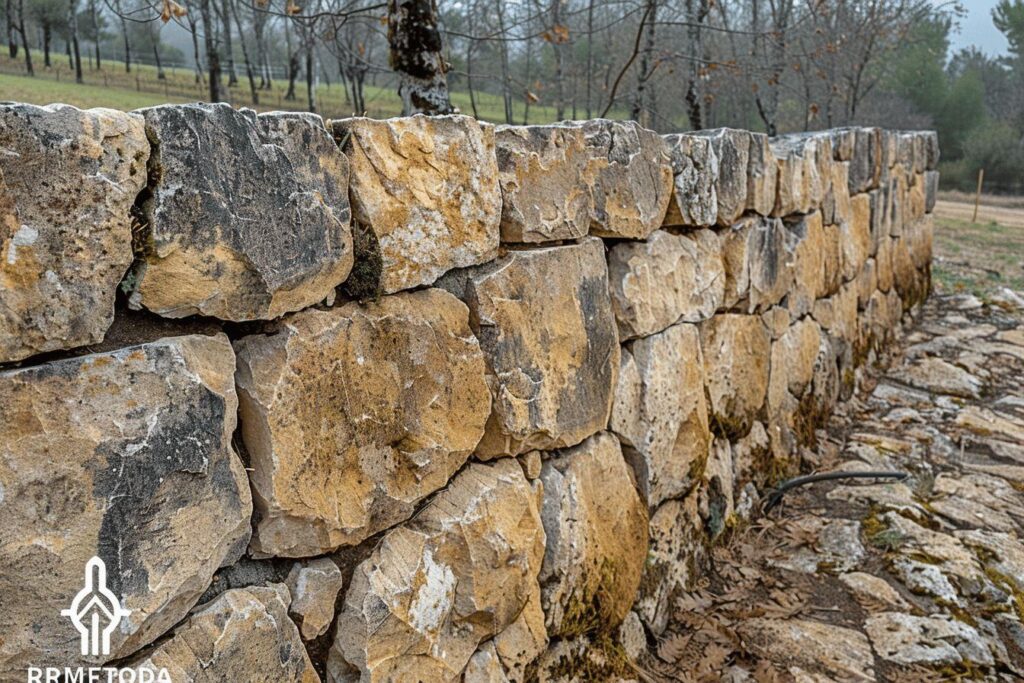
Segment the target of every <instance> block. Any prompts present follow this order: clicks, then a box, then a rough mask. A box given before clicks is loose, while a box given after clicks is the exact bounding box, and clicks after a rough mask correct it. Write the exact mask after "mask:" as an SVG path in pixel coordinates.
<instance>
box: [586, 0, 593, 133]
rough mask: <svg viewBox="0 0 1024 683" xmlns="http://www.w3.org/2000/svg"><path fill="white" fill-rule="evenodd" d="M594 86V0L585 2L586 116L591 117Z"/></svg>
mask: <svg viewBox="0 0 1024 683" xmlns="http://www.w3.org/2000/svg"><path fill="white" fill-rule="evenodd" d="M593 87H594V0H590V2H588V3H587V118H588V119H589V118H590V117H591V107H592V99H591V97H592V92H593Z"/></svg>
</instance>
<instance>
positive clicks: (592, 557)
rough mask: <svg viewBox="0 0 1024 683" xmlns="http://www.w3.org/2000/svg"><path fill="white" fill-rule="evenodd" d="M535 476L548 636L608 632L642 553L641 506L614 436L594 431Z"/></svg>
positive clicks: (623, 607) (627, 600) (628, 597)
mask: <svg viewBox="0 0 1024 683" xmlns="http://www.w3.org/2000/svg"><path fill="white" fill-rule="evenodd" d="M541 481H543V482H544V507H543V513H542V517H543V520H544V531H545V534H546V537H547V548H546V550H545V552H544V565H543V569H542V570H541V574H540V582H541V591H542V596H543V601H542V604H543V605H544V612H545V615H546V619H547V626H548V633H549V634H551V635H552V636H554V635H560V636H574V635H579V634H582V633H588V632H591V631H604V632H607V631H611V630H613V629H614V628H615V627H617V626H618V625H619V624H620V623H621V622H622V620H623V619H624V618H625V616H626V613H627V612H629V608H630V606H631V605H632V604H633V600H634V598H635V597H636V591H637V587H638V585H639V583H640V575H641V572H642V571H643V567H644V560H645V558H646V556H647V509H646V506H645V505H644V503H643V501H641V500H640V496H639V495H637V492H636V489H634V488H633V484H632V481H631V478H630V472H629V467H628V466H627V465H626V462H625V460H623V457H622V452H621V450H620V449H619V442H618V440H617V439H616V438H615V437H614V436H612V435H611V434H608V433H605V432H602V433H601V434H597V435H595V436H593V437H591V438H590V439H588V440H586V441H584V442H583V443H582V444H580V445H578V446H575V447H573V448H571V449H568V450H565V451H560V452H558V453H557V454H555V455H554V457H551V458H550V459H548V460H546V461H545V462H544V469H543V470H542V472H541Z"/></svg>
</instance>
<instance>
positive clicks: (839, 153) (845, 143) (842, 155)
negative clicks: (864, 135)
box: [829, 128, 857, 161]
mask: <svg viewBox="0 0 1024 683" xmlns="http://www.w3.org/2000/svg"><path fill="white" fill-rule="evenodd" d="M829 134H830V135H831V136H832V156H833V158H834V159H835V160H836V161H849V160H850V159H852V158H853V150H854V147H855V146H856V144H857V129H856V128H833V129H832V130H830V131H829Z"/></svg>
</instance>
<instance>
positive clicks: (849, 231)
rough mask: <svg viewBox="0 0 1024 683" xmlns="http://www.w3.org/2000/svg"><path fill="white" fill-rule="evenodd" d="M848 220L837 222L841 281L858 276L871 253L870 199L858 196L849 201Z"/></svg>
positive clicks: (864, 195) (863, 195)
mask: <svg viewBox="0 0 1024 683" xmlns="http://www.w3.org/2000/svg"><path fill="white" fill-rule="evenodd" d="M850 205H851V207H852V209H851V212H850V219H849V220H846V221H842V222H837V224H838V225H839V231H840V242H839V244H840V268H841V269H842V274H843V280H845V281H847V282H848V281H850V280H853V279H854V278H856V277H857V275H859V274H860V271H861V269H862V268H863V267H864V262H865V261H867V260H868V256H869V255H870V252H871V198H870V197H869V196H868V195H866V194H859V195H857V196H855V197H854V198H853V199H851V200H850Z"/></svg>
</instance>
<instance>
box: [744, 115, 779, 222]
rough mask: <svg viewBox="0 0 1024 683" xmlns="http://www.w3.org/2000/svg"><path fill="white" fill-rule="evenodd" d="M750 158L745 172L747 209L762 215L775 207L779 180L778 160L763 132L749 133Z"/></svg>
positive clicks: (765, 214)
mask: <svg viewBox="0 0 1024 683" xmlns="http://www.w3.org/2000/svg"><path fill="white" fill-rule="evenodd" d="M749 135H750V160H749V168H748V174H747V210H748V211H753V212H754V213H757V214H760V215H762V216H768V215H770V214H771V212H772V209H774V208H775V196H776V193H777V187H778V180H779V167H778V162H777V161H776V160H775V153H774V152H772V146H771V139H770V138H769V137H768V136H767V135H764V134H763V133H750V134H749Z"/></svg>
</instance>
